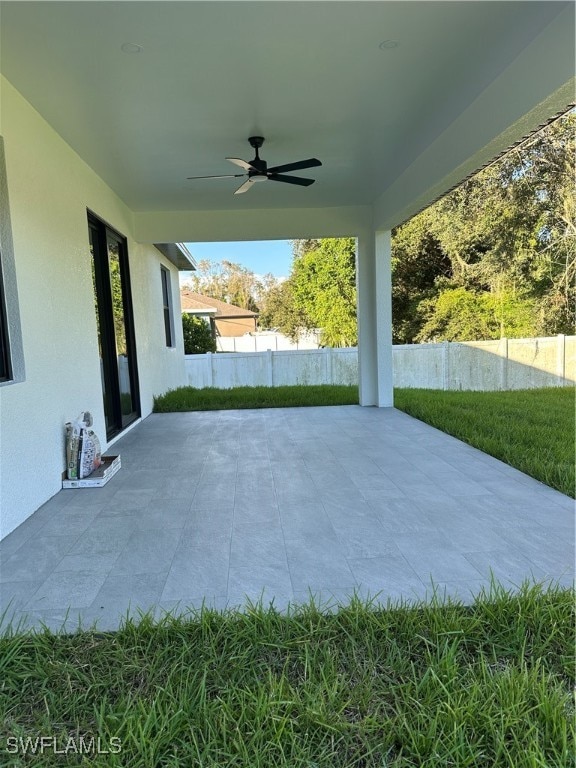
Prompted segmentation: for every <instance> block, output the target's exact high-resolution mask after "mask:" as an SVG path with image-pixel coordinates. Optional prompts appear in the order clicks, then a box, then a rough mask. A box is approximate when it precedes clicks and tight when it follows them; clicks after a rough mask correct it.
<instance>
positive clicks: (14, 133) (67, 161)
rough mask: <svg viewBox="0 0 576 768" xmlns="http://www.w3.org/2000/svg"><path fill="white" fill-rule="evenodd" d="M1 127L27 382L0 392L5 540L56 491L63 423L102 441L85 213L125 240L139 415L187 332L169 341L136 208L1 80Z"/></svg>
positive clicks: (153, 257) (179, 365) (156, 259)
mask: <svg viewBox="0 0 576 768" xmlns="http://www.w3.org/2000/svg"><path fill="white" fill-rule="evenodd" d="M0 97H1V107H2V109H1V113H0V114H1V118H0V134H1V135H2V136H3V137H4V143H5V157H6V175H7V182H8V195H9V204H10V215H11V223H12V238H13V244H14V255H15V262H16V277H17V284H18V296H17V297H15V296H13V295H12V296H8V297H7V301H10V302H14V301H17V303H18V307H19V313H20V322H21V328H22V341H23V348H24V358H25V370H26V375H25V380H24V381H23V382H18V383H13V384H9V385H6V386H3V387H2V388H0V435H1V437H0V452H1V469H0V537H3V536H5V535H6V534H7V533H9V532H10V531H11V530H13V529H14V528H15V527H16V526H18V525H19V524H20V523H21V522H23V521H24V520H25V519H26V518H27V517H28V516H29V515H30V514H32V512H34V510H36V509H37V508H38V507H39V506H40V505H41V504H43V503H44V502H45V501H46V500H47V499H49V498H50V497H51V496H53V495H54V494H55V493H56V492H57V491H58V490H59V489H60V487H61V477H62V472H63V470H64V468H65V459H64V423H65V422H66V421H68V420H70V419H72V418H74V417H76V416H77V415H78V414H79V413H80V412H81V411H82V410H90V411H91V412H92V414H93V416H94V428H95V430H96V432H97V434H98V435H99V437H100V439H101V441H102V444H103V447H105V446H106V441H105V434H106V431H105V426H104V413H103V407H102V390H101V380H100V363H99V354H98V343H97V335H96V333H97V331H96V316H95V309H94V295H93V287H92V275H91V255H90V250H89V242H88V227H87V218H86V211H87V209H90V210H91V211H93V212H94V213H96V214H97V215H98V216H100V217H101V218H102V219H104V220H105V221H107V222H108V223H109V224H110V225H111V226H112V227H114V228H115V229H117V230H118V231H119V232H121V233H122V234H123V235H125V236H126V237H127V238H128V251H129V259H130V274H131V280H132V296H133V304H134V320H135V328H136V347H137V356H138V372H139V379H140V394H141V409H142V416H146V415H148V414H149V413H150V411H151V408H152V396H153V394H156V393H159V392H162V391H165V390H166V389H168V388H170V387H175V386H179V385H180V384H182V383H184V381H185V373H184V358H183V346H182V334H181V328H180V324H179V323H177V322H176V323H175V326H176V327H175V330H176V347H175V348H174V349H169V348H166V345H165V336H164V325H163V323H164V320H163V313H162V292H161V283H160V264H161V263H162V264H164V265H165V266H167V267H168V268H169V269H170V271H171V274H172V287H173V303H174V306H175V307H178V302H179V298H178V292H177V286H178V277H177V271H176V269H175V268H174V267H173V266H172V265H171V264H170V263H169V262H166V260H165V259H164V258H163V257H162V256H161V254H160V253H159V252H158V251H157V250H156V249H155V248H154V247H153V246H152V245H144V244H139V243H136V242H134V240H133V238H132V234H133V215H132V212H131V211H130V210H129V209H128V208H127V207H126V206H125V205H124V204H123V203H122V201H121V200H120V199H119V198H118V197H117V196H116V195H115V194H114V193H113V192H112V190H111V189H110V188H109V187H108V186H107V185H106V184H105V183H104V182H103V181H102V180H101V179H100V178H99V177H98V176H97V175H96V174H95V173H94V172H93V171H92V170H91V169H90V168H89V166H88V165H86V163H84V161H82V160H81V159H80V158H79V156H78V155H77V154H76V153H75V152H73V151H72V149H71V148H70V147H69V146H68V145H67V144H66V142H65V141H64V140H63V139H62V138H61V137H60V136H59V135H58V134H57V133H56V132H55V131H53V130H52V128H51V127H50V126H49V125H48V124H47V123H46V122H45V121H44V120H43V119H42V118H41V117H40V116H39V115H38V113H37V112H36V111H35V110H34V109H32V107H31V106H30V105H29V104H28V103H27V102H26V101H25V100H24V99H22V97H21V96H20V94H19V93H18V92H17V91H16V90H15V89H14V88H13V87H12V86H11V85H10V83H8V82H7V81H6V80H5V79H2V80H1V81H0Z"/></svg>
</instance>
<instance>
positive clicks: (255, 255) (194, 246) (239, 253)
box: [180, 240, 292, 282]
mask: <svg viewBox="0 0 576 768" xmlns="http://www.w3.org/2000/svg"><path fill="white" fill-rule="evenodd" d="M186 246H187V248H188V249H189V251H190V253H191V254H192V256H193V257H194V259H195V260H196V261H197V262H198V261H201V260H202V259H208V260H209V261H222V260H224V259H225V260H226V261H232V262H234V263H235V264H241V265H242V266H243V267H247V268H248V269H250V270H252V272H254V273H255V274H256V275H265V274H266V273H267V272H271V273H272V274H273V275H274V276H275V277H284V278H285V277H288V275H289V274H290V268H291V266H292V246H291V245H290V243H289V241H288V240H263V241H249V242H241V243H186ZM180 274H181V282H186V280H189V279H190V276H191V274H192V273H191V272H181V273H180Z"/></svg>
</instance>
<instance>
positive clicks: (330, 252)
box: [290, 237, 358, 347]
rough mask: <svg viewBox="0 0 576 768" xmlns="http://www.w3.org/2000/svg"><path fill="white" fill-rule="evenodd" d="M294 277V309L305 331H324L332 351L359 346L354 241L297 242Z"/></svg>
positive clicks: (336, 239) (293, 269)
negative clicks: (318, 329)
mask: <svg viewBox="0 0 576 768" xmlns="http://www.w3.org/2000/svg"><path fill="white" fill-rule="evenodd" d="M293 248H294V262H293V266H292V274H291V275H290V283H291V290H292V293H293V300H294V308H295V311H296V312H298V313H299V316H300V318H301V320H302V322H303V323H304V327H305V328H308V329H311V328H321V330H322V336H321V339H322V343H323V344H325V345H327V346H331V347H348V346H354V345H355V344H357V340H358V329H357V320H356V242H355V239H354V238H351V237H348V238H328V239H324V240H306V241H296V242H295V243H294V244H293Z"/></svg>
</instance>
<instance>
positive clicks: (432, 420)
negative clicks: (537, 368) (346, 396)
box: [395, 388, 576, 497]
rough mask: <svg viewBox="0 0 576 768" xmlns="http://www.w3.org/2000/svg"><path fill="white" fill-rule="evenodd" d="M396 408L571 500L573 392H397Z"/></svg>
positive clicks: (402, 390) (533, 390) (535, 390)
mask: <svg viewBox="0 0 576 768" xmlns="http://www.w3.org/2000/svg"><path fill="white" fill-rule="evenodd" d="M395 405H396V407H397V408H399V409H401V410H402V411H405V412H406V413H409V414H410V415H411V416H415V417H416V418H417V419H421V420H422V421H425V422H427V423H428V424H432V426H434V427H437V428H438V429H441V430H442V431H443V432H447V433H448V434H450V435H454V436H455V437H458V438H459V439H460V440H464V441H465V442H466V443H469V444H470V445H473V446H475V447H476V448H480V450H482V451H484V452H485V453H489V454H490V455H491V456H496V458H498V459H501V460H502V461H505V462H506V463H507V464H510V465H511V466H513V467H516V468H517V469H520V470H521V471H522V472H525V473H526V474H527V475H531V477H535V478H536V479H537V480H540V481H542V482H543V483H546V485H549V486H551V487H552V488H556V489H557V490H559V491H562V493H565V494H567V495H568V496H572V497H574V482H575V478H574V466H575V458H576V457H575V450H574V446H575V442H574V390H573V389H572V388H553V389H527V390H521V391H518V390H516V391H511V392H443V391H440V390H426V389H399V390H396V392H395Z"/></svg>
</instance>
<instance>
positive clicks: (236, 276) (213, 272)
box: [189, 259, 268, 312]
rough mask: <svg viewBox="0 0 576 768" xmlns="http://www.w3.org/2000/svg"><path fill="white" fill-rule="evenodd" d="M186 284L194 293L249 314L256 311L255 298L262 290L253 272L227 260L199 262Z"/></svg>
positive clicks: (256, 302)
mask: <svg viewBox="0 0 576 768" xmlns="http://www.w3.org/2000/svg"><path fill="white" fill-rule="evenodd" d="M267 277H268V276H267ZM189 284H190V287H191V289H192V290H193V291H195V292H196V293H202V294H205V295H206V296H210V297H211V298H213V299H219V300H220V301H226V302H228V303H229V304H235V305H236V306H237V307H242V308H243V309H249V310H251V311H252V312H257V311H258V298H259V296H260V294H261V292H262V288H263V286H262V283H261V281H260V280H259V279H258V278H257V277H256V275H255V274H254V272H252V271H251V270H249V269H247V268H246V267H243V266H242V265H241V264H235V263H234V262H232V261H226V260H223V261H219V262H211V261H208V260H205V259H203V260H202V261H199V262H198V266H197V268H196V271H195V272H194V274H193V275H192V277H191V278H190V283H189Z"/></svg>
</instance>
